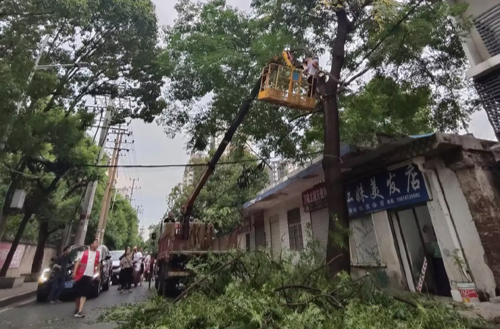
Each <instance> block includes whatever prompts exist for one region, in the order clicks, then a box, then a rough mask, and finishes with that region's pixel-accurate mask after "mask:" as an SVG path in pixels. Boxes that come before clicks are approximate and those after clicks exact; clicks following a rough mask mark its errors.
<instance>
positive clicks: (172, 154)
mask: <svg viewBox="0 0 500 329" xmlns="http://www.w3.org/2000/svg"><path fill="white" fill-rule="evenodd" d="M152 1H153V3H154V4H155V5H156V13H157V16H158V20H159V23H160V24H161V25H172V24H173V23H174V20H175V18H176V12H175V10H174V5H175V3H176V2H177V1H176V0H152ZM250 1H251V0H228V1H227V3H228V4H229V5H232V6H236V7H238V8H240V9H242V10H249V9H250ZM131 130H132V132H133V138H132V139H133V140H134V144H133V145H132V146H130V148H131V151H129V152H125V153H126V154H125V156H124V157H122V158H121V160H120V163H121V164H134V163H135V164H182V163H187V162H188V159H189V155H188V152H187V151H186V149H185V144H186V139H185V137H184V136H182V135H179V136H177V137H176V138H174V139H170V138H169V137H167V135H166V134H165V133H164V131H163V127H161V126H158V125H157V124H156V123H151V124H145V123H144V122H142V121H140V120H134V121H133V122H132V124H131ZM469 132H470V133H472V134H474V135H475V136H476V137H477V138H483V139H494V137H495V135H494V133H493V129H492V128H491V125H490V124H489V122H488V118H487V116H486V113H485V112H484V111H480V112H476V113H475V114H474V115H473V116H472V117H471V123H470V127H469ZM464 133H465V131H464ZM134 149H135V152H134ZM183 173H184V169H183V168H175V169H147V170H144V169H126V170H124V169H122V170H120V171H119V173H118V185H117V186H118V187H119V188H120V187H131V186H132V180H133V179H137V178H138V181H136V183H135V186H136V187H139V189H137V190H135V191H134V195H133V200H132V204H133V205H134V206H142V207H141V209H142V211H141V213H140V215H139V219H140V225H141V226H144V227H145V228H147V227H148V226H149V225H151V224H155V223H158V222H159V221H160V220H161V218H162V216H163V214H164V213H165V211H166V198H167V196H168V194H169V193H170V190H171V189H172V188H173V187H174V186H175V185H176V184H178V183H180V182H181V180H182V175H183ZM129 193H130V192H129ZM145 235H147V231H146V232H145Z"/></svg>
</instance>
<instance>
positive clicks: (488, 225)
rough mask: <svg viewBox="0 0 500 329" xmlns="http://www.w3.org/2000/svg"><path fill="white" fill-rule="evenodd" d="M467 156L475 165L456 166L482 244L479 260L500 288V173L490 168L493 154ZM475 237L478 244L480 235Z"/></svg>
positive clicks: (469, 154)
mask: <svg viewBox="0 0 500 329" xmlns="http://www.w3.org/2000/svg"><path fill="white" fill-rule="evenodd" d="M465 156H466V157H467V158H469V159H471V158H472V159H473V160H471V161H470V162H472V163H474V164H475V165H474V166H464V167H463V168H455V173H456V176H457V178H458V182H459V184H460V187H461V189H462V191H463V194H464V197H465V200H466V201H467V204H468V207H469V209H470V212H471V218H472V220H473V222H474V224H475V227H476V228H477V232H478V236H479V239H480V242H481V245H482V247H483V249H482V250H483V251H484V254H483V257H481V258H480V260H481V262H484V263H485V265H487V266H488V268H489V269H491V271H492V274H493V276H494V279H495V283H496V286H497V287H500V198H499V196H498V192H499V189H498V184H500V179H499V177H498V176H497V175H498V173H494V172H492V169H490V168H491V167H490V166H492V165H493V163H494V160H493V158H492V156H491V154H474V153H468V154H466V155H465ZM469 239H470V237H469ZM474 240H475V241H476V243H477V237H474ZM488 277H489V275H488ZM489 281H491V279H490V280H489ZM497 289H498V288H497ZM490 291H491V289H488V292H490ZM497 293H498V291H497Z"/></svg>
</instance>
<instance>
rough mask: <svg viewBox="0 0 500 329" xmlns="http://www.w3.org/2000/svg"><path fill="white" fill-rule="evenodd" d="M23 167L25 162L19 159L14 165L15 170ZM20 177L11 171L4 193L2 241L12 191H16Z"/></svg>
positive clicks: (21, 169)
mask: <svg viewBox="0 0 500 329" xmlns="http://www.w3.org/2000/svg"><path fill="white" fill-rule="evenodd" d="M25 167H26V162H24V160H21V163H19V166H17V167H16V171H18V172H23V171H24V168H25ZM21 179H22V175H21V174H18V173H14V172H13V174H12V175H11V182H10V185H9V188H8V190H7V193H5V198H4V201H3V206H2V211H1V212H0V241H2V238H3V235H4V234H5V228H6V227H7V220H8V217H9V214H10V212H11V209H10V203H11V202H12V197H13V196H14V192H15V191H16V188H17V186H18V185H19V182H20V181H21Z"/></svg>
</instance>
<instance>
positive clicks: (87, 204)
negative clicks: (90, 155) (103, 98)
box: [73, 102, 113, 246]
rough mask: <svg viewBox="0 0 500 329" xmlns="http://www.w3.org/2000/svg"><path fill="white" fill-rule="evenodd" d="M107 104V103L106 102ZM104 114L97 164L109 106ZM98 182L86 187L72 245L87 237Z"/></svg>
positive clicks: (101, 152)
mask: <svg viewBox="0 0 500 329" xmlns="http://www.w3.org/2000/svg"><path fill="white" fill-rule="evenodd" d="M106 103H107V102H106ZM106 105H107V106H106V109H105V111H106V112H105V114H104V123H103V126H102V127H101V135H100V136H99V147H100V148H101V149H100V151H99V155H98V157H97V164H99V163H100V162H101V160H102V157H103V156H104V146H105V145H104V144H105V143H106V139H107V137H108V131H109V125H110V122H111V115H112V111H113V108H112V107H111V106H110V104H106ZM98 184H99V181H93V182H91V183H89V184H88V185H87V188H86V191H85V199H84V200H83V202H82V212H81V213H80V220H79V222H78V229H77V231H76V233H75V238H74V240H73V244H75V245H77V246H82V245H84V244H85V236H86V235H87V228H88V225H89V218H90V214H91V213H92V207H93V205H94V197H95V192H96V190H97V185H98Z"/></svg>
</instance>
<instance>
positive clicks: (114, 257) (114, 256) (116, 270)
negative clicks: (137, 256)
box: [111, 250, 125, 285]
mask: <svg viewBox="0 0 500 329" xmlns="http://www.w3.org/2000/svg"><path fill="white" fill-rule="evenodd" d="M123 254H125V250H113V251H111V262H112V263H113V274H112V275H111V284H112V285H115V284H118V283H119V282H120V257H121V256H122V255H123Z"/></svg>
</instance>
